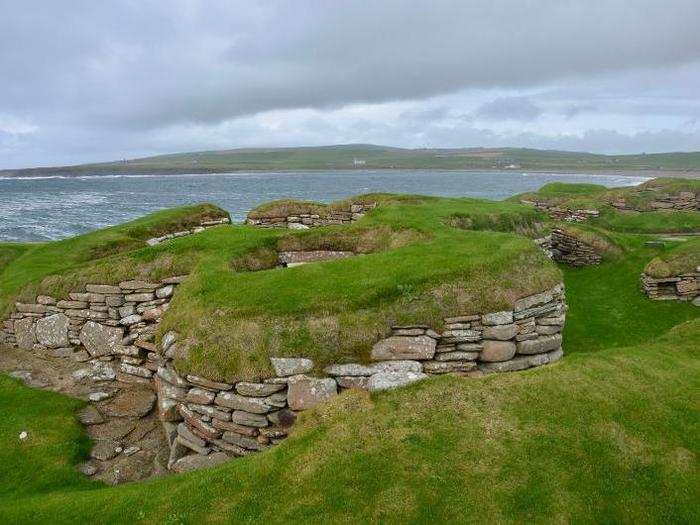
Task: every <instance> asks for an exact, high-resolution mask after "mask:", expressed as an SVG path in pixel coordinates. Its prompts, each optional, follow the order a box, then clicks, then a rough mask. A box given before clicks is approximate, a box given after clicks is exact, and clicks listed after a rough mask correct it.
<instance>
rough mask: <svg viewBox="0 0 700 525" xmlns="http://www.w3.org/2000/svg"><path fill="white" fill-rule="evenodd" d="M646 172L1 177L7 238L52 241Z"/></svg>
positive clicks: (627, 179) (2, 233)
mask: <svg viewBox="0 0 700 525" xmlns="http://www.w3.org/2000/svg"><path fill="white" fill-rule="evenodd" d="M648 179H649V178H648V177H642V176H622V175H598V174H581V173H575V174H573V173H524V172H518V171H503V172H496V171H435V170H348V171H294V172H252V173H244V172H236V173H217V174H206V175H201V174H191V175H81V176H42V177H0V241H2V242H29V241H49V240H55V239H62V238H66V237H71V236H73V235H77V234H81V233H86V232H89V231H91V230H95V229H99V228H104V227H107V226H112V225H115V224H119V223H122V222H125V221H128V220H130V219H135V218H137V217H140V216H142V215H144V214H146V213H149V212H153V211H156V210H161V209H164V208H170V207H173V206H180V205H183V204H192V203H199V202H211V203H214V204H217V205H219V206H220V207H222V208H224V209H226V210H227V211H229V212H230V213H231V217H232V219H233V220H234V221H243V219H244V218H245V215H246V213H247V212H248V211H249V210H250V209H251V208H254V207H255V206H257V205H258V204H261V203H263V202H267V201H271V200H275V199H282V198H295V199H307V200H315V201H321V202H331V201H334V200H338V199H342V198H345V197H349V196H351V195H358V194H361V193H368V192H392V193H414V194H423V195H438V196H446V197H464V196H468V197H477V198H483V199H492V200H501V199H505V198H507V197H509V196H511V195H515V194H517V193H522V192H525V191H531V190H536V189H537V188H539V187H541V186H542V185H544V184H547V183H549V182H555V181H561V182H577V183H596V184H603V185H605V186H630V185H636V184H640V183H642V182H644V181H645V180H648Z"/></svg>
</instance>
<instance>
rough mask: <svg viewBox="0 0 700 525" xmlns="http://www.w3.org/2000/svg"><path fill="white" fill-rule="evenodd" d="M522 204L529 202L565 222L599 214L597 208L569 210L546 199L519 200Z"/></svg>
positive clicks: (582, 220) (553, 217)
mask: <svg viewBox="0 0 700 525" xmlns="http://www.w3.org/2000/svg"><path fill="white" fill-rule="evenodd" d="M520 202H521V203H522V204H529V205H530V206H534V207H535V208H537V209H538V210H541V211H543V212H545V213H546V214H547V215H549V216H550V217H551V218H552V219H555V220H558V221H566V222H585V221H587V220H588V219H595V218H597V217H599V216H600V212H599V211H598V210H583V209H581V210H570V209H568V208H565V207H561V206H557V205H555V204H551V203H549V202H547V201H529V200H521V201H520Z"/></svg>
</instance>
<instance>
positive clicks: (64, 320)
mask: <svg viewBox="0 0 700 525" xmlns="http://www.w3.org/2000/svg"><path fill="white" fill-rule="evenodd" d="M36 339H37V341H38V342H39V344H41V345H44V346H45V347H47V348H64V347H66V346H68V344H69V342H68V317H66V316H65V315H64V314H53V315H50V316H48V317H44V318H42V319H38V320H37V322H36Z"/></svg>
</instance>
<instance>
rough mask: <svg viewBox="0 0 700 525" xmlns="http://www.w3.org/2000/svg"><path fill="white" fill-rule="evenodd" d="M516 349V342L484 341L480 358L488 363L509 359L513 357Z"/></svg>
mask: <svg viewBox="0 0 700 525" xmlns="http://www.w3.org/2000/svg"><path fill="white" fill-rule="evenodd" d="M515 350H516V347H515V343H512V342H510V341H484V349H483V350H482V351H481V355H480V356H479V360H480V361H485V362H487V363H492V362H498V361H507V360H508V359H512V358H513V356H514V355H515Z"/></svg>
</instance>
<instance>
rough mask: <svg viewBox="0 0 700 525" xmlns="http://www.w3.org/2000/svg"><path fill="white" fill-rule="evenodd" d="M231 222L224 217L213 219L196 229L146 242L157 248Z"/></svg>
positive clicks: (168, 234)
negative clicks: (170, 241)
mask: <svg viewBox="0 0 700 525" xmlns="http://www.w3.org/2000/svg"><path fill="white" fill-rule="evenodd" d="M229 222H230V221H229V218H228V217H223V218H221V219H213V220H210V221H204V222H202V223H201V224H200V225H199V226H196V227H195V228H192V229H191V230H182V231H179V232H173V233H166V234H165V235H161V236H160V237H152V238H150V239H148V240H147V241H146V244H148V245H149V246H155V245H156V244H160V243H162V242H165V241H169V240H170V239H176V238H178V237H186V236H188V235H193V234H195V233H201V232H203V231H204V230H208V229H209V228H214V227H216V226H221V225H222V224H228V223H229Z"/></svg>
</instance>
